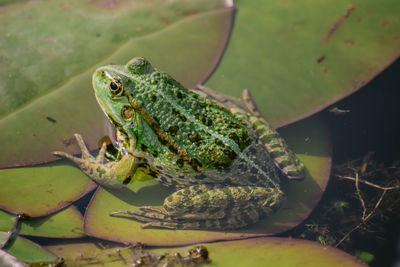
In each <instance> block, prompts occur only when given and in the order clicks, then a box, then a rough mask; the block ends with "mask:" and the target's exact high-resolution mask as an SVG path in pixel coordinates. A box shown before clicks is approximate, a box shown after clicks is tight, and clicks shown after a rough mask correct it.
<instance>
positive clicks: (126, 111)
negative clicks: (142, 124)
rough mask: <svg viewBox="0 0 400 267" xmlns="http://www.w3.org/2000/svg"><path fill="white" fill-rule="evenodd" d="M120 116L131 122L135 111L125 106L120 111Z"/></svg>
mask: <svg viewBox="0 0 400 267" xmlns="http://www.w3.org/2000/svg"><path fill="white" fill-rule="evenodd" d="M121 115H122V118H124V120H126V121H130V120H132V118H133V115H135V111H134V110H133V108H132V107H131V106H128V105H125V106H123V107H122V109H121Z"/></svg>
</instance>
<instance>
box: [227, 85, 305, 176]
mask: <svg viewBox="0 0 400 267" xmlns="http://www.w3.org/2000/svg"><path fill="white" fill-rule="evenodd" d="M241 97H242V100H243V102H244V103H245V105H246V107H247V109H248V111H250V113H247V112H245V111H244V110H243V109H240V108H232V109H231V112H232V113H233V114H235V115H236V116H238V117H239V118H243V119H245V120H248V121H250V123H251V124H252V127H253V130H254V131H255V132H256V134H257V135H258V137H259V139H260V140H261V142H262V143H263V144H264V145H265V147H266V149H267V151H268V152H269V153H270V155H271V157H272V158H273V159H274V162H275V165H276V166H277V167H278V168H279V169H280V170H281V171H282V172H283V173H284V174H285V175H286V176H287V177H288V178H289V179H301V178H304V172H305V170H304V169H305V168H304V165H303V164H302V163H301V162H300V160H299V159H298V158H297V157H296V155H295V154H294V152H293V151H292V150H290V149H289V147H288V145H287V144H286V142H285V140H284V139H283V138H282V137H281V136H280V135H279V133H278V132H277V131H276V130H275V128H274V127H272V125H271V124H269V123H268V122H267V121H266V120H265V119H264V118H263V117H262V116H261V113H260V112H259V110H258V108H257V106H256V104H255V102H254V101H253V99H252V97H251V95H250V92H249V91H248V90H247V89H245V90H243V92H242V96H241Z"/></svg>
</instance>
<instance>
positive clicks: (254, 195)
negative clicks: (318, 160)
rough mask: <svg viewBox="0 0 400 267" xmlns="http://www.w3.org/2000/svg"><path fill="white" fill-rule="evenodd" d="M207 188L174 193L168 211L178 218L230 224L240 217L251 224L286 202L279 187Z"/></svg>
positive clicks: (169, 199) (168, 203)
mask: <svg viewBox="0 0 400 267" xmlns="http://www.w3.org/2000/svg"><path fill="white" fill-rule="evenodd" d="M206 188H207V186H205V185H200V186H190V187H188V188H184V189H181V190H179V191H177V192H175V193H173V194H171V195H170V196H169V197H167V198H166V199H165V201H164V209H165V211H166V212H167V214H168V215H169V216H171V217H172V218H174V219H183V220H210V219H219V220H225V221H227V220H229V218H236V220H242V221H245V222H246V224H248V223H254V222H257V221H258V220H259V219H260V217H261V216H265V215H268V214H270V213H272V212H273V211H274V210H276V209H278V208H279V207H280V206H281V204H282V202H283V201H284V199H285V197H284V195H283V193H282V191H281V190H279V189H276V188H265V187H252V186H235V187H234V186H232V187H223V188H212V187H209V188H208V189H207V190H205V189H206Z"/></svg>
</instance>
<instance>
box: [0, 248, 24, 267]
mask: <svg viewBox="0 0 400 267" xmlns="http://www.w3.org/2000/svg"><path fill="white" fill-rule="evenodd" d="M0 266H3V267H27V266H28V265H26V264H25V263H23V262H22V261H20V260H18V259H17V258H16V257H14V256H13V255H11V254H9V253H7V252H5V251H4V250H1V249H0Z"/></svg>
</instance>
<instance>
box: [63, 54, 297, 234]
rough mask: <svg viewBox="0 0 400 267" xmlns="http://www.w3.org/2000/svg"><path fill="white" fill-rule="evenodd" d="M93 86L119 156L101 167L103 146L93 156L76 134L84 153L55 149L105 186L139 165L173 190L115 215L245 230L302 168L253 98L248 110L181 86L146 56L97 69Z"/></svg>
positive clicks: (126, 178) (122, 180) (125, 179)
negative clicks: (284, 180) (156, 201)
mask: <svg viewBox="0 0 400 267" xmlns="http://www.w3.org/2000/svg"><path fill="white" fill-rule="evenodd" d="M93 87H94V91H95V95H96V98H97V101H98V102H99V105H100V107H101V108H102V109H103V111H104V113H105V114H106V115H107V116H108V118H109V119H110V121H111V122H112V123H113V124H114V125H115V127H116V129H117V137H118V143H119V150H120V153H119V155H118V158H117V160H116V161H113V162H108V163H105V164H104V163H103V161H104V151H105V146H103V148H102V149H101V151H100V152H99V155H98V156H97V157H96V158H93V157H92V156H90V154H89V153H88V152H87V149H86V147H85V145H84V143H83V140H82V138H81V137H80V136H79V135H75V136H76V138H77V140H78V143H79V145H80V147H81V149H82V158H81V159H79V158H76V157H73V156H71V155H69V154H67V153H64V152H55V154H56V155H59V156H63V157H67V158H69V159H71V160H73V161H74V162H76V163H77V164H78V166H79V167H80V168H81V169H82V170H83V171H85V172H86V173H87V174H88V175H89V176H90V177H91V178H92V179H93V180H95V181H96V182H98V183H99V184H101V185H103V186H108V187H120V186H121V184H126V183H129V182H130V181H131V178H132V177H133V176H134V175H135V172H136V170H137V168H138V167H139V166H144V165H145V166H147V167H148V173H149V174H150V175H152V176H154V177H155V178H157V179H158V180H159V181H160V183H162V184H164V185H166V186H174V187H175V188H177V191H176V192H174V193H173V194H171V195H170V196H168V197H167V198H166V199H165V201H164V205H163V208H162V209H158V208H155V207H141V208H140V210H139V211H116V212H114V213H112V215H115V214H121V213H124V214H129V215H130V216H132V217H133V218H135V219H136V220H139V221H141V222H144V223H145V224H144V225H143V227H162V228H171V229H236V228H241V227H244V226H247V225H249V224H252V223H255V222H257V221H259V220H260V219H261V218H263V217H265V216H268V215H270V214H271V213H273V212H274V211H276V210H277V209H279V208H280V207H281V206H282V204H283V203H284V201H285V196H284V193H283V192H282V191H281V189H280V186H279V183H280V179H281V177H282V175H285V176H286V177H288V178H291V179H298V178H302V177H303V175H304V166H303V165H302V164H301V162H300V161H299V160H298V159H297V158H296V156H295V155H294V153H293V152H292V151H291V150H289V148H288V147H287V145H286V143H285V141H284V140H283V139H282V138H281V137H280V136H279V134H278V133H277V132H276V131H275V130H274V129H273V128H272V127H271V126H270V125H269V124H268V123H267V122H266V121H265V120H264V119H263V118H261V117H260V116H259V113H258V112H257V111H256V110H255V108H254V107H255V106H254V103H253V102H252V101H251V99H250V98H249V97H247V98H243V102H244V103H245V105H246V107H248V108H243V106H239V105H235V104H233V105H232V103H231V105H229V106H227V105H225V104H223V103H222V102H224V101H223V100H224V99H222V98H223V97H219V98H215V97H214V98H213V97H211V94H209V92H207V91H205V92H203V93H201V92H194V91H191V90H188V89H186V88H184V87H183V86H182V85H181V84H179V83H178V82H177V81H175V80H174V79H173V78H171V77H170V76H169V75H168V74H166V73H164V72H162V71H159V70H156V69H154V68H153V67H152V66H151V65H150V63H149V62H148V61H147V60H145V59H144V58H134V59H132V60H131V61H130V62H128V64H127V65H125V66H118V65H110V66H105V67H101V68H99V69H98V70H96V71H95V73H94V75H93Z"/></svg>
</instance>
